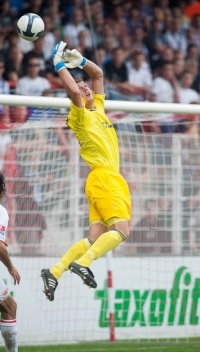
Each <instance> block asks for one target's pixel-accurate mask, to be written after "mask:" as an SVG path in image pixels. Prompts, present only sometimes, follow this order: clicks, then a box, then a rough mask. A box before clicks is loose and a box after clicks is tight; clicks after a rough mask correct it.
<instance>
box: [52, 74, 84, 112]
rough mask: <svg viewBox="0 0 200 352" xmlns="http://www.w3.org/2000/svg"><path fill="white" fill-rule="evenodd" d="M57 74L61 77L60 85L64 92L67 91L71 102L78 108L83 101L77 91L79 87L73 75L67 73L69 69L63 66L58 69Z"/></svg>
mask: <svg viewBox="0 0 200 352" xmlns="http://www.w3.org/2000/svg"><path fill="white" fill-rule="evenodd" d="M58 75H59V77H60V79H61V82H62V85H63V87H64V89H65V90H66V92H67V93H68V95H69V97H70V100H71V101H72V102H73V104H74V105H76V106H77V107H78V108H82V107H83V102H82V99H81V94H80V91H79V88H78V86H77V84H76V82H75V81H74V79H73V77H72V76H71V74H70V73H69V71H68V70H67V69H66V68H64V69H63V70H60V71H59V72H58Z"/></svg>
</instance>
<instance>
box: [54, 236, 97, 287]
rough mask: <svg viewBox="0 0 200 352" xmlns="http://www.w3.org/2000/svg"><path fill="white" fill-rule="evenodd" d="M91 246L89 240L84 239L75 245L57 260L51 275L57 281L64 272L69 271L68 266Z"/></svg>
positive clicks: (91, 242)
mask: <svg viewBox="0 0 200 352" xmlns="http://www.w3.org/2000/svg"><path fill="white" fill-rule="evenodd" d="M92 244H93V241H92V240H91V239H89V238H88V237H87V238H84V239H83V240H81V241H79V242H77V243H75V244H74V245H73V246H72V247H70V249H69V250H68V251H67V252H66V253H65V255H64V256H63V257H62V258H61V259H60V260H59V262H58V263H57V264H55V265H54V266H53V268H51V270H50V271H51V273H52V274H53V276H54V277H55V278H56V279H57V280H58V279H59V278H60V276H61V275H62V274H63V273H64V271H66V270H68V269H69V264H71V263H72V262H73V261H74V260H77V259H79V258H80V257H81V256H82V255H83V254H84V253H85V252H86V251H87V250H88V249H89V248H90V247H91V245H92Z"/></svg>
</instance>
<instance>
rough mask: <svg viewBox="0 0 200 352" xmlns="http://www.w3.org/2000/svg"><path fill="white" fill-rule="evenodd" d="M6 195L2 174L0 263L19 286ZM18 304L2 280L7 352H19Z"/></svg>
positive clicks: (0, 298) (0, 289) (1, 305)
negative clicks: (10, 244)
mask: <svg viewBox="0 0 200 352" xmlns="http://www.w3.org/2000/svg"><path fill="white" fill-rule="evenodd" d="M5 193H6V183H5V178H4V176H3V174H2V173H1V172H0V261H1V262H2V263H3V264H4V265H5V266H6V267H7V269H8V271H9V273H10V275H11V276H12V277H13V279H14V284H15V285H16V284H19V282H20V275H19V273H18V271H17V269H16V268H15V267H14V266H13V264H12V261H11V259H10V257H9V254H8V251H7V248H6V247H7V242H6V232H7V228H8V220H9V217H8V212H7V210H6V209H5V208H4V207H3V206H2V204H1V203H2V200H3V197H4V196H5ZM16 311H17V303H16V302H15V300H14V299H13V298H12V296H11V295H10V292H9V288H8V287H7V285H6V284H5V283H4V281H3V280H2V279H1V278H0V312H1V320H0V325H1V334H2V337H3V339H4V343H5V348H6V352H17V351H18V340H17V321H16Z"/></svg>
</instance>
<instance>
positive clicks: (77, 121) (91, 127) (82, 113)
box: [66, 94, 119, 172]
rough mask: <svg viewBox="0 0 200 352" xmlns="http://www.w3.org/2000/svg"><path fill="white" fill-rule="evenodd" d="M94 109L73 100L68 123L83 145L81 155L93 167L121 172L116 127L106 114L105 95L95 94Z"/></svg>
mask: <svg viewBox="0 0 200 352" xmlns="http://www.w3.org/2000/svg"><path fill="white" fill-rule="evenodd" d="M93 97H94V106H95V109H94V110H88V109H86V108H85V107H84V108H78V107H77V106H75V105H74V104H73V103H72V102H71V108H70V113H69V116H68V118H67V122H66V123H67V125H68V126H69V128H70V129H71V130H72V131H73V132H74V134H75V136H76V138H77V139H78V141H79V144H80V146H81V149H80V155H81V156H82V158H83V159H84V160H85V162H86V164H87V165H88V166H89V167H90V168H91V169H95V168H97V167H106V168H111V169H113V170H115V171H117V172H119V149H118V140H117V135H116V132H115V129H114V127H113V125H112V124H111V122H110V121H109V119H108V118H107V117H106V115H105V111H104V100H105V95H101V94H93Z"/></svg>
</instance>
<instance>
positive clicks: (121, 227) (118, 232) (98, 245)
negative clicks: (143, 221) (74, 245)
mask: <svg viewBox="0 0 200 352" xmlns="http://www.w3.org/2000/svg"><path fill="white" fill-rule="evenodd" d="M128 236H129V228H128V221H126V220H124V221H120V222H118V223H115V224H113V225H112V226H111V227H110V231H108V232H105V233H103V234H102V235H101V236H99V238H98V239H97V240H96V241H95V243H94V244H93V245H92V246H91V247H90V248H89V249H88V250H87V251H86V252H85V254H83V255H82V256H81V257H80V259H78V260H77V261H76V262H77V264H79V265H83V266H85V267H89V266H90V264H91V263H92V261H93V260H95V259H98V258H100V257H102V256H103V255H104V254H105V253H107V252H108V251H110V250H112V249H114V248H116V247H117V246H118V245H119V244H120V243H121V242H122V241H125V240H126V238H127V237H128Z"/></svg>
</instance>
